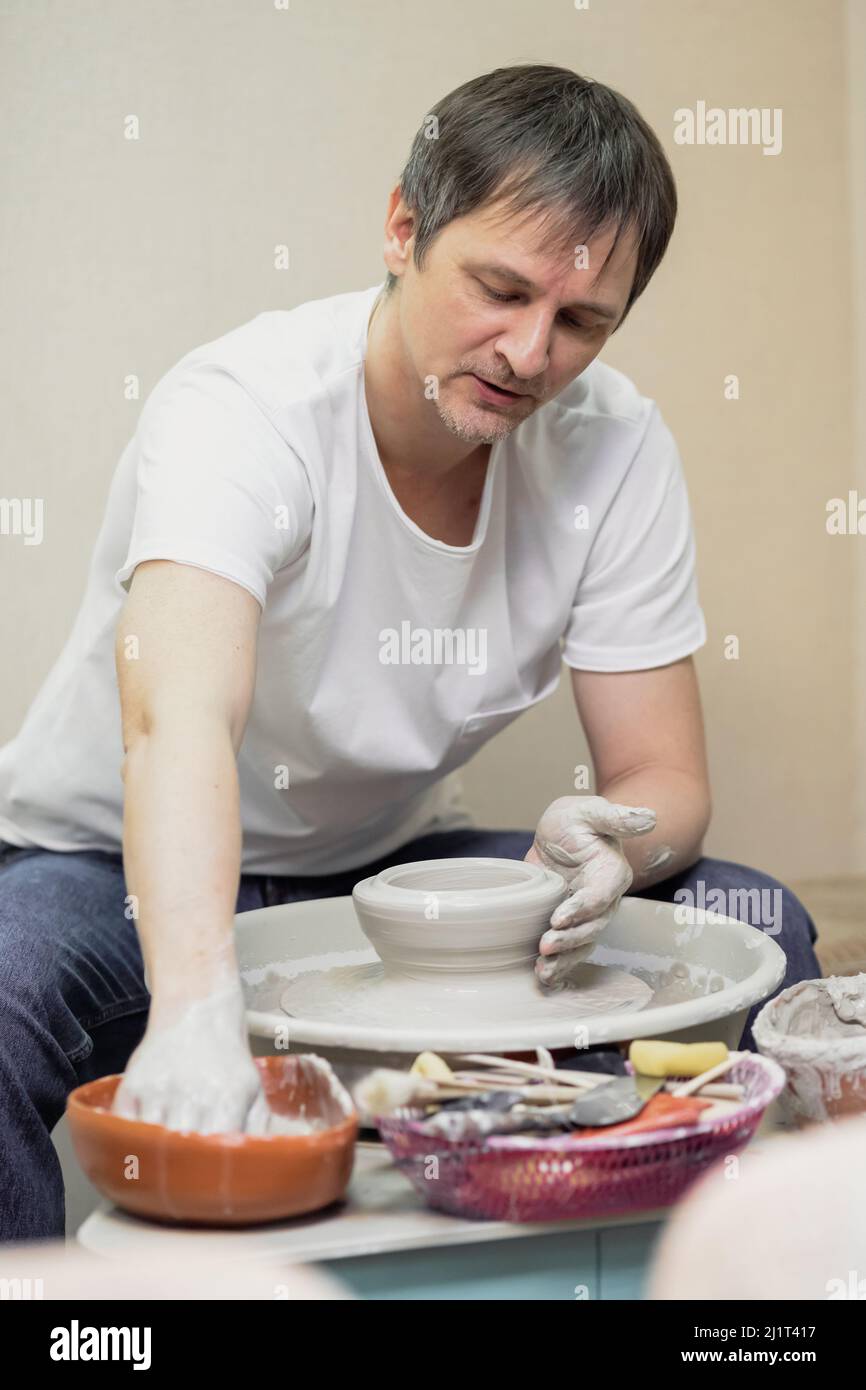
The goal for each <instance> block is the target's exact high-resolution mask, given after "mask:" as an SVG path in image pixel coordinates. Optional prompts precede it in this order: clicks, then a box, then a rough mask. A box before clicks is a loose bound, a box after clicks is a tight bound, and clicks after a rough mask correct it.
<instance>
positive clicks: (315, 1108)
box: [67, 1054, 358, 1226]
mask: <svg viewBox="0 0 866 1390" xmlns="http://www.w3.org/2000/svg"><path fill="white" fill-rule="evenodd" d="M254 1061H255V1064H256V1066H257V1067H258V1069H259V1071H260V1073H261V1078H262V1086H263V1089H264V1092H265V1095H266V1097H267V1099H268V1102H269V1104H270V1107H271V1109H272V1110H275V1111H276V1112H277V1113H278V1114H281V1115H293V1116H297V1115H303V1116H304V1117H306V1118H307V1119H310V1120H315V1119H320V1120H324V1121H325V1123H326V1125H327V1128H325V1129H321V1130H318V1131H316V1132H315V1133H313V1134H309V1135H307V1134H301V1135H261V1136H257V1135H250V1134H240V1133H235V1134H193V1133H182V1132H181V1131H179V1130H172V1129H167V1128H166V1127H165V1125H154V1124H146V1123H145V1122H144V1121H143V1120H129V1119H126V1118H124V1116H122V1115H113V1114H112V1113H111V1108H110V1107H111V1104H112V1101H113V1099H114V1093H115V1091H116V1090H117V1088H118V1086H119V1085H120V1081H121V1077H120V1076H102V1077H100V1078H99V1079H98V1080H97V1081H89V1082H88V1083H87V1085H85V1086H78V1087H77V1088H76V1089H75V1090H74V1091H72V1093H71V1094H70V1096H69V1102H68V1108H67V1115H68V1117H69V1132H70V1135H71V1137H72V1143H73V1147H74V1149H75V1153H76V1155H77V1157H78V1161H79V1163H80V1164H81V1167H82V1168H83V1169H84V1172H85V1173H86V1174H87V1176H88V1178H89V1179H90V1181H91V1182H92V1183H93V1185H94V1187H96V1188H98V1189H99V1191H100V1192H101V1193H102V1194H103V1196H105V1197H109V1198H110V1199H111V1201H112V1202H114V1203H115V1204H116V1205H117V1206H118V1207H122V1208H123V1209H124V1211H130V1212H133V1213H134V1214H135V1215H136V1216H147V1217H150V1218H152V1219H153V1220H156V1221H166V1222H171V1223H177V1224H183V1225H206V1226H246V1225H253V1224H256V1223H259V1222H263V1221H282V1220H284V1219H286V1218H287V1217H290V1216H301V1215H303V1214H304V1213H306V1212H311V1211H318V1210H319V1209H320V1208H322V1207H326V1206H329V1205H330V1204H331V1203H332V1202H336V1201H339V1200H340V1198H341V1197H342V1196H343V1195H344V1193H345V1191H346V1187H347V1186H348V1183H349V1178H350V1177H351V1174H352V1164H353V1162H354V1157H355V1140H356V1138H357V1134H358V1116H357V1113H356V1112H355V1110H354V1107H352V1106H351V1102H350V1101H349V1097H348V1094H347V1093H346V1092H345V1091H342V1087H340V1083H339V1082H337V1081H336V1078H335V1077H334V1075H333V1072H331V1069H330V1067H329V1066H328V1064H327V1063H326V1062H325V1061H323V1059H322V1058H320V1057H316V1056H314V1055H313V1054H302V1055H277V1056H273V1057H256V1058H254ZM341 1092H342V1096H341V1094H340V1093H341Z"/></svg>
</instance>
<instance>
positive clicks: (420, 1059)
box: [409, 1052, 454, 1081]
mask: <svg viewBox="0 0 866 1390" xmlns="http://www.w3.org/2000/svg"><path fill="white" fill-rule="evenodd" d="M409 1075H410V1076H423V1077H425V1078H426V1079H427V1080H429V1081H450V1080H451V1078H452V1077H453V1075H454V1073H453V1071H452V1070H451V1068H450V1067H449V1065H448V1063H447V1062H445V1061H443V1059H442V1058H441V1057H440V1056H439V1054H438V1053H437V1052H419V1053H418V1056H417V1057H416V1058H415V1061H414V1062H413V1063H412V1066H411V1067H410V1069H409Z"/></svg>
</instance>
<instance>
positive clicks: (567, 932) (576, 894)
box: [525, 796, 656, 985]
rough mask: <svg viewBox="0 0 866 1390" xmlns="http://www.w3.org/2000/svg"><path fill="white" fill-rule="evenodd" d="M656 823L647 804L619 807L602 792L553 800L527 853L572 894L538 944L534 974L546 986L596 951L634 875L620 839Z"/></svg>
mask: <svg viewBox="0 0 866 1390" xmlns="http://www.w3.org/2000/svg"><path fill="white" fill-rule="evenodd" d="M655 823H656V814H655V811H651V810H650V809H649V808H648V807H646V806H619V805H617V804H616V802H613V801H607V800H605V798H604V797H603V796H560V797H558V798H557V800H556V801H552V802H551V803H550V805H549V806H548V808H547V810H546V811H545V812H544V814H543V816H542V817H541V819H540V821H539V822H538V826H537V828H536V831H535V839H534V840H533V842H532V848H531V849H530V850H529V851H528V853H527V854H526V856H525V857H526V859H527V860H528V861H529V862H530V863H532V864H541V865H543V866H544V867H545V868H546V869H555V870H556V872H557V873H560V874H562V876H563V878H564V879H565V881H566V883H567V884H568V891H569V896H568V897H567V898H565V899H563V901H562V902H561V903H560V904H559V906H558V907H557V908H556V910H555V911H554V912H553V913H552V915H551V918H550V929H549V930H548V931H546V932H545V933H544V935H543V936H542V938H541V941H540V942H539V951H540V952H541V954H540V955H539V957H538V959H537V961H536V962H535V973H536V975H537V976H538V978H539V980H540V981H541V982H542V984H545V985H551V984H557V983H560V982H561V981H562V980H563V979H564V978H565V977H566V976H567V975H568V974H569V972H570V971H571V970H572V969H573V968H574V966H575V965H577V964H578V963H579V962H580V961H581V960H583V958H584V957H585V956H587V955H588V954H589V952H590V951H591V950H592V944H593V942H594V940H595V938H596V937H597V936H598V934H599V933H600V932H601V931H603V930H604V928H605V927H606V926H607V924H608V922H609V921H610V919H611V917H612V916H613V914H614V913H615V912H616V909H617V907H618V906H619V901H620V898H621V897H622V895H623V893H625V892H626V891H627V889H628V888H629V887H630V885H631V881H632V878H633V874H632V870H631V865H630V864H629V862H628V860H627V859H626V857H625V855H624V854H623V852H622V845H621V844H620V841H621V840H622V839H624V838H626V837H627V836H632V835H645V834H646V833H647V831H649V830H652V829H653V827H654V826H655Z"/></svg>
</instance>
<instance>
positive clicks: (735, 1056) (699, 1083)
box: [673, 1052, 747, 1096]
mask: <svg viewBox="0 0 866 1390" xmlns="http://www.w3.org/2000/svg"><path fill="white" fill-rule="evenodd" d="M745 1056H747V1054H746V1053H745V1052H729V1053H728V1055H727V1057H726V1058H725V1060H724V1061H723V1062H717V1063H716V1065H715V1066H714V1067H709V1068H708V1069H707V1070H706V1071H705V1072H702V1073H701V1074H700V1076H695V1077H693V1078H692V1080H691V1081H684V1082H683V1084H682V1085H681V1086H677V1087H675V1089H674V1092H673V1094H674V1095H675V1096H690V1095H692V1094H693V1093H694V1092H695V1091H701V1092H702V1093H703V1088H704V1087H705V1086H706V1084H707V1082H710V1081H714V1080H715V1079H716V1077H717V1076H724V1074H725V1072H727V1071H730V1069H731V1067H732V1066H734V1064H735V1063H736V1062H739V1061H740V1060H741V1058H743V1057H745Z"/></svg>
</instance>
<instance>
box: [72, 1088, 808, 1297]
mask: <svg viewBox="0 0 866 1390" xmlns="http://www.w3.org/2000/svg"><path fill="white" fill-rule="evenodd" d="M784 1132H785V1130H784V1126H783V1125H782V1123H781V1121H780V1119H779V1116H778V1113H777V1108H776V1106H771V1107H770V1110H769V1111H768V1113H767V1115H765V1117H764V1120H763V1123H762V1125H761V1128H760V1130H759V1132H758V1134H757V1135H756V1136H755V1138H754V1139H753V1140H752V1142H751V1144H750V1145H748V1146H747V1148H746V1150H744V1151H743V1152H745V1153H750V1152H751V1153H754V1152H757V1151H758V1150H759V1149H763V1148H764V1147H765V1146H766V1144H768V1143H775V1142H778V1136H779V1135H780V1134H783V1133H784ZM669 1210H670V1209H668V1210H655V1211H647V1212H635V1213H631V1214H629V1215H627V1216H614V1217H607V1218H603V1217H602V1218H596V1219H594V1220H591V1221H563V1220H559V1221H550V1222H543V1223H532V1224H528V1223H519V1222H510V1221H470V1220H465V1219H463V1218H461V1217H455V1216H449V1215H447V1214H446V1213H444V1212H439V1211H434V1210H432V1209H431V1208H429V1207H427V1206H426V1205H425V1204H424V1202H423V1201H422V1200H421V1198H420V1197H419V1196H418V1195H417V1194H416V1192H415V1190H414V1188H413V1187H412V1186H411V1185H410V1183H409V1181H408V1179H407V1178H405V1177H404V1176H403V1175H402V1174H401V1173H400V1172H399V1171H398V1169H396V1168H395V1167H394V1165H393V1163H392V1161H391V1157H390V1155H389V1153H388V1150H387V1149H386V1148H385V1146H384V1145H382V1144H379V1143H374V1142H364V1141H360V1142H359V1143H358V1145H357V1149H356V1155H355V1168H354V1172H353V1174H352V1179H351V1182H350V1184H349V1189H348V1192H347V1196H346V1200H345V1201H344V1202H341V1203H339V1204H337V1205H335V1206H332V1207H329V1208H327V1209H326V1210H325V1211H322V1212H315V1213H314V1214H312V1215H311V1216H303V1217H295V1218H294V1219H293V1220H290V1221H285V1222H278V1223H275V1224H272V1225H268V1226H254V1227H245V1228H243V1229H239V1230H214V1229H210V1230H206V1229H202V1228H194V1227H180V1226H163V1225H159V1224H157V1223H156V1222H149V1221H145V1220H142V1219H141V1218H138V1217H134V1216H128V1215H126V1214H125V1213H124V1212H121V1211H119V1210H118V1209H117V1208H116V1207H112V1206H109V1205H108V1204H105V1205H103V1206H102V1207H101V1208H100V1209H99V1210H97V1211H95V1212H93V1213H92V1215H91V1216H89V1217H88V1218H87V1220H86V1221H85V1222H84V1223H83V1225H82V1226H81V1228H80V1229H79V1231H78V1236H77V1239H78V1241H79V1242H80V1244H81V1245H82V1246H84V1247H85V1248H86V1249H87V1250H90V1251H91V1252H93V1253H95V1254H98V1255H101V1256H103V1257H105V1258H108V1259H118V1260H127V1259H129V1258H134V1257H135V1254H136V1253H138V1252H158V1253H161V1254H164V1255H165V1257H166V1259H167V1261H170V1259H171V1256H172V1254H173V1253H174V1252H175V1251H177V1250H181V1249H182V1250H183V1251H185V1252H190V1253H196V1254H203V1255H207V1256H208V1257H210V1258H215V1259H220V1260H248V1259H257V1260H260V1261H264V1262H267V1263H274V1264H278V1265H286V1264H301V1263H311V1264H316V1265H319V1266H321V1267H322V1268H324V1269H325V1270H327V1271H328V1272H329V1273H330V1274H331V1275H332V1276H334V1277H336V1278H337V1279H340V1280H342V1281H343V1282H344V1283H345V1284H347V1285H348V1286H349V1287H350V1288H351V1289H352V1290H353V1291H354V1292H355V1293H357V1294H359V1295H360V1296H361V1297H367V1298H378V1299H398V1298H399V1299H460V1300H463V1299H497V1298H498V1299H567V1300H570V1301H573V1300H574V1299H575V1298H576V1297H579V1296H583V1297H588V1298H590V1299H600V1298H606V1299H609V1298H639V1297H640V1296H641V1291H642V1287H643V1283H644V1280H645V1277H646V1270H647V1262H648V1259H649V1257H650V1255H651V1252H652V1246H653V1243H654V1241H655V1240H656V1238H657V1236H658V1234H659V1231H660V1229H661V1225H662V1223H663V1222H664V1220H665V1219H666V1217H667V1215H668V1211H669ZM583 1288H585V1290H586V1292H585V1293H583V1294H580V1293H579V1292H577V1291H578V1290H581V1289H583Z"/></svg>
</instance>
